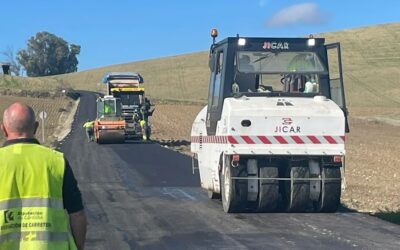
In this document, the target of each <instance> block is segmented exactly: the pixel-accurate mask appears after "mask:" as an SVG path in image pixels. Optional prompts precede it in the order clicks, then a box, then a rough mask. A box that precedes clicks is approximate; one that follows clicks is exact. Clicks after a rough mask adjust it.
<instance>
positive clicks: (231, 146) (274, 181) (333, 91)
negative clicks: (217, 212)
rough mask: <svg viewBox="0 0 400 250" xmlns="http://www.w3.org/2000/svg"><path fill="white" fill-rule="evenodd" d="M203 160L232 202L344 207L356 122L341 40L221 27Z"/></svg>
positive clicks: (201, 120) (202, 137)
mask: <svg viewBox="0 0 400 250" xmlns="http://www.w3.org/2000/svg"><path fill="white" fill-rule="evenodd" d="M211 35H212V37H213V44H212V46H211V49H210V55H209V67H210V70H211V76H210V83H209V94H208V105H207V106H206V107H204V108H203V109H202V110H201V111H200V113H199V114H198V115H197V117H196V119H195V121H194V123H193V126H192V131H191V152H192V153H193V168H194V169H196V168H198V169H199V172H200V179H201V186H202V188H204V189H206V190H207V191H208V194H209V197H210V198H221V200H222V205H223V209H224V211H225V212H228V213H231V212H243V211H257V212H273V211H288V212H308V211H316V212H335V211H336V210H337V209H338V207H339V205H340V196H341V184H342V177H343V173H344V171H343V169H344V156H345V147H344V144H345V133H346V132H348V131H349V128H348V123H347V109H346V105H345V96H344V89H343V77H342V66H341V54H340V44H339V43H334V44H325V39H323V38H313V37H312V36H310V37H309V38H245V37H239V36H237V37H228V38H226V39H224V40H222V41H220V42H218V43H215V38H216V36H217V31H216V30H215V29H214V30H213V31H212V32H211Z"/></svg>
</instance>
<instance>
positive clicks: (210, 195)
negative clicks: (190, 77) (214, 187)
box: [207, 190, 221, 200]
mask: <svg viewBox="0 0 400 250" xmlns="http://www.w3.org/2000/svg"><path fill="white" fill-rule="evenodd" d="M207 195H208V198H210V199H211V200H216V199H221V194H219V193H215V192H213V191H210V190H208V191H207Z"/></svg>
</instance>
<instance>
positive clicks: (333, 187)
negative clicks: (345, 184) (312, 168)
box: [314, 166, 342, 213]
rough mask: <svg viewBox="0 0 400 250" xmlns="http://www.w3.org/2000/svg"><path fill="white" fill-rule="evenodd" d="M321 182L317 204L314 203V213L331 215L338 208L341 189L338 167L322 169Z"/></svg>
mask: <svg viewBox="0 0 400 250" xmlns="http://www.w3.org/2000/svg"><path fill="white" fill-rule="evenodd" d="M321 175H322V181H321V195H320V198H319V201H318V202H315V203H314V207H315V211H317V212H323V213H333V212H336V210H337V209H338V208H339V205H340V194H341V191H342V187H341V184H342V183H341V180H340V178H341V174H340V167H332V166H331V167H323V168H322V173H321ZM325 178H327V179H328V178H337V179H338V180H325V181H324V179H325Z"/></svg>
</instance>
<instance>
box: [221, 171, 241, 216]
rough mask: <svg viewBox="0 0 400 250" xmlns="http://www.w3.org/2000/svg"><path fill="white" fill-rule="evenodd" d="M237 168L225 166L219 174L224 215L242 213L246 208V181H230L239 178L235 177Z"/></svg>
mask: <svg viewBox="0 0 400 250" xmlns="http://www.w3.org/2000/svg"><path fill="white" fill-rule="evenodd" d="M239 167H240V166H239ZM239 167H237V168H235V169H233V168H232V167H231V166H226V167H225V168H224V169H223V171H222V173H221V200H222V207H223V209H224V211H225V212H226V213H237V212H242V211H243V210H244V209H245V208H246V201H247V181H243V180H233V179H232V177H233V176H239V175H235V173H238V172H239V171H238V169H239Z"/></svg>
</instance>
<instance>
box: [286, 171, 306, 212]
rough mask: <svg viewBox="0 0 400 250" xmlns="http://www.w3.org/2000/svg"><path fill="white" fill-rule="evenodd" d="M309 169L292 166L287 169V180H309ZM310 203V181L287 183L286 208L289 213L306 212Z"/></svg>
mask: <svg viewBox="0 0 400 250" xmlns="http://www.w3.org/2000/svg"><path fill="white" fill-rule="evenodd" d="M309 176H310V171H309V168H308V167H303V166H291V167H289V168H288V169H287V172H286V176H285V177H287V178H309ZM309 202H310V181H307V180H293V181H290V180H289V181H285V185H284V208H285V210H286V211H287V212H305V211H306V210H307V208H308V204H309Z"/></svg>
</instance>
